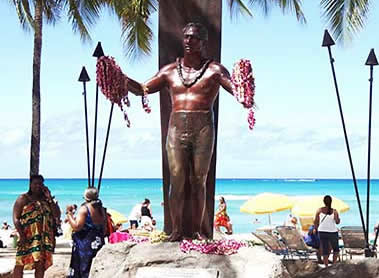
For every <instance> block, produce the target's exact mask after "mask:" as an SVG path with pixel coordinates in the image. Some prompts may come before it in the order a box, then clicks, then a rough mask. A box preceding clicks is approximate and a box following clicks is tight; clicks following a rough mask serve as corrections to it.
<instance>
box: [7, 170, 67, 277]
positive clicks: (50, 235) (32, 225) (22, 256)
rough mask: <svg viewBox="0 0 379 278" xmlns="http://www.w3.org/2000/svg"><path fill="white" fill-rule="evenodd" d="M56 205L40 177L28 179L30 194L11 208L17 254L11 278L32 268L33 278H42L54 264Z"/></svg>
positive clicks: (25, 195)
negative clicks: (33, 271) (17, 237)
mask: <svg viewBox="0 0 379 278" xmlns="http://www.w3.org/2000/svg"><path fill="white" fill-rule="evenodd" d="M59 218H60V209H59V207H58V204H57V203H56V202H55V201H54V198H53V197H52V196H51V193H50V190H49V189H48V188H47V187H46V186H45V185H44V178H43V176H42V175H32V176H31V177H30V184H29V191H28V192H27V193H24V194H22V195H20V196H19V197H18V198H17V200H16V202H15V204H14V207H13V222H14V226H15V228H16V230H17V233H18V236H19V240H18V245H17V251H16V265H15V268H14V271H13V277H14V278H20V277H23V272H24V269H26V270H31V269H35V274H34V275H35V277H36V278H42V277H44V274H45V271H46V269H47V268H48V267H50V266H51V265H52V264H53V256H52V254H53V252H54V248H55V234H54V233H55V232H54V230H55V227H54V224H55V223H56V219H59Z"/></svg>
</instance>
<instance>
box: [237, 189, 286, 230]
mask: <svg viewBox="0 0 379 278" xmlns="http://www.w3.org/2000/svg"><path fill="white" fill-rule="evenodd" d="M292 206H293V200H292V199H291V198H289V197H288V196H286V195H283V194H274V193H261V194H258V195H255V196H254V197H252V198H250V199H249V200H247V201H246V202H245V203H244V204H243V205H242V206H241V208H240V211H241V212H245V213H250V214H267V213H268V214H271V213H273V212H278V211H282V210H286V209H290V208H292ZM269 217H270V215H269ZM269 222H270V225H271V218H269Z"/></svg>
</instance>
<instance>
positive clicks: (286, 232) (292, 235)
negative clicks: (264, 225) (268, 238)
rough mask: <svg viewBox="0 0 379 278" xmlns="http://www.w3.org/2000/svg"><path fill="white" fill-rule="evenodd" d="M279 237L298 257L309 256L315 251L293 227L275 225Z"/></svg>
mask: <svg viewBox="0 0 379 278" xmlns="http://www.w3.org/2000/svg"><path fill="white" fill-rule="evenodd" d="M276 230H277V231H278V233H279V235H280V237H281V238H282V240H283V241H284V243H285V244H286V246H287V249H288V251H289V252H290V253H291V254H293V255H296V256H298V257H299V258H302V257H304V258H306V259H308V258H309V255H311V254H313V253H317V251H318V250H317V249H315V248H312V247H309V246H308V245H307V244H306V243H305V241H304V238H303V236H302V235H301V234H300V233H299V231H298V230H296V228H295V227H290V226H278V227H276Z"/></svg>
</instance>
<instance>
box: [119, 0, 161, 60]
mask: <svg viewBox="0 0 379 278" xmlns="http://www.w3.org/2000/svg"><path fill="white" fill-rule="evenodd" d="M157 4H158V3H157V1H155V0H131V1H129V2H128V5H125V1H122V0H121V1H120V0H115V1H112V3H111V5H112V6H113V9H114V12H115V13H116V15H117V16H118V18H119V20H120V23H121V31H122V35H121V37H122V41H123V45H124V50H125V54H126V56H128V57H129V58H130V59H131V60H135V59H137V58H140V57H141V56H143V55H148V54H150V52H151V40H152V38H153V31H152V30H151V27H150V26H151V22H150V20H149V18H150V16H151V14H152V13H154V12H155V11H156V10H157Z"/></svg>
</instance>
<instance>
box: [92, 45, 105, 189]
mask: <svg viewBox="0 0 379 278" xmlns="http://www.w3.org/2000/svg"><path fill="white" fill-rule="evenodd" d="M92 56H93V57H96V58H97V59H98V58H100V57H102V56H104V51H103V48H102V47H101V42H98V43H97V46H96V48H95V51H94V52H93V54H92ZM98 101H99V84H98V83H97V82H96V101H95V124H94V135H93V162H92V187H95V161H96V136H97V107H98Z"/></svg>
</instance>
